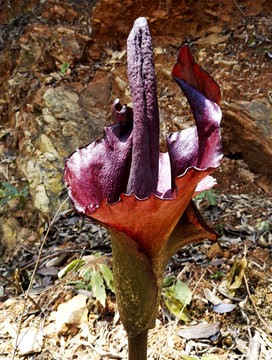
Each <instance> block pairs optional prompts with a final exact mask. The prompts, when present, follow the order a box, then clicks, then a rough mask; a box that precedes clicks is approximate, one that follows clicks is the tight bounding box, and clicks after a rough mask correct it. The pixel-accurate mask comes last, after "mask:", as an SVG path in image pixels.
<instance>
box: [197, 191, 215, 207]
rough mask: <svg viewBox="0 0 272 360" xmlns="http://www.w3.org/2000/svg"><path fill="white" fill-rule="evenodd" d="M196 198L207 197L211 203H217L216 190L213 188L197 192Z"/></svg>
mask: <svg viewBox="0 0 272 360" xmlns="http://www.w3.org/2000/svg"><path fill="white" fill-rule="evenodd" d="M195 198H196V199H197V200H200V199H205V198H207V200H208V201H209V203H210V204H211V205H216V194H215V190H213V189H211V190H207V191H202V192H201V193H199V194H197V195H196V197H195Z"/></svg>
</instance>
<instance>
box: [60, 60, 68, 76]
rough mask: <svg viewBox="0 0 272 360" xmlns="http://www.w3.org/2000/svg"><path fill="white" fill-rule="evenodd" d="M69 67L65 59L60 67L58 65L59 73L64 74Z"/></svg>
mask: <svg viewBox="0 0 272 360" xmlns="http://www.w3.org/2000/svg"><path fill="white" fill-rule="evenodd" d="M69 67H70V64H69V63H68V62H67V61H65V62H64V63H62V64H61V67H60V73H61V74H64V73H65V72H66V71H67V70H68V69H69Z"/></svg>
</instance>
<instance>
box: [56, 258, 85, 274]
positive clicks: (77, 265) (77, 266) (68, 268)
mask: <svg viewBox="0 0 272 360" xmlns="http://www.w3.org/2000/svg"><path fill="white" fill-rule="evenodd" d="M83 265H85V261H84V260H82V259H76V260H74V261H72V262H71V263H70V264H68V265H67V266H65V268H63V269H62V270H61V271H59V273H58V277H59V279H62V278H63V277H64V276H65V275H67V274H69V272H71V271H77V270H79V269H80V268H82V266H83Z"/></svg>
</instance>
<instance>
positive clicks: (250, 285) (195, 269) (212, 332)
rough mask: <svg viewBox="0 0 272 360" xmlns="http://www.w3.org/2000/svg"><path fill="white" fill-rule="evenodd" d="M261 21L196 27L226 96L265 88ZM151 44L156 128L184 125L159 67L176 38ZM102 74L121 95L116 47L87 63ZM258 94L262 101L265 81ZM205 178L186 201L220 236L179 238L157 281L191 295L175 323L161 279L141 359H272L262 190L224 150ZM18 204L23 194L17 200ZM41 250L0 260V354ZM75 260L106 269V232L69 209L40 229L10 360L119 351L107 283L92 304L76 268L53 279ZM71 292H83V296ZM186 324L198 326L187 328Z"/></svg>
mask: <svg viewBox="0 0 272 360" xmlns="http://www.w3.org/2000/svg"><path fill="white" fill-rule="evenodd" d="M271 19H272V18H271V14H267V15H266V16H256V17H252V18H251V19H248V20H249V22H248V24H247V26H245V25H242V24H239V25H232V26H230V27H229V28H228V29H227V30H224V31H225V33H224V34H222V28H221V27H220V26H219V25H218V26H217V28H216V27H215V28H213V30H212V32H210V33H208V36H206V37H205V35H206V34H205V33H204V32H203V39H206V40H205V41H206V42H204V40H201V39H202V38H199V39H198V40H196V41H195V42H193V41H192V44H194V54H195V55H196V57H198V59H197V60H199V62H200V63H201V66H203V67H204V68H205V69H206V70H208V71H209V72H210V73H211V75H213V76H214V77H215V79H216V81H217V82H218V83H219V84H220V87H221V88H222V89H223V94H222V95H223V98H224V101H226V102H227V101H229V100H231V99H235V98H239V99H241V100H244V99H246V100H248V101H250V100H252V99H255V98H256V99H257V98H260V97H264V96H266V94H264V90H263V89H267V88H269V86H270V85H269V83H271V57H270V56H272V55H271V50H269V51H270V52H269V51H268V50H267V46H268V45H267V41H266V40H267V38H266V36H267V35H266V34H267V33H268V29H269V28H270V29H271V26H272V25H271V21H272V20H271ZM222 39H223V40H222ZM269 46H271V44H270V43H269ZM269 49H270V47H269ZM154 52H155V63H156V72H157V74H158V77H157V81H158V93H159V102H160V109H161V114H162V116H165V119H166V120H165V126H164V129H163V131H164V132H165V133H166V132H168V131H174V130H178V129H180V128H182V125H181V123H180V118H181V116H183V117H184V118H185V119H186V120H187V121H189V124H191V123H190V121H191V120H192V119H191V118H190V115H189V113H188V109H187V108H186V106H185V107H184V108H183V109H182V110H181V109H180V100H179V98H177V97H176V96H175V94H173V93H172V92H171V89H172V88H173V86H174V85H173V83H172V82H171V81H172V80H171V76H170V75H169V71H168V70H167V69H168V68H169V66H168V64H169V63H171V64H174V63H175V59H176V53H177V47H176V44H173V43H172V44H171V43H169V39H168V38H164V37H158V38H156V39H155V41H154ZM238 60H239V63H238ZM233 62H234V63H233ZM236 62H237V63H236ZM241 64H242V65H241ZM235 65H237V66H236V67H235ZM238 65H239V66H238ZM233 66H234V67H233ZM230 67H231V70H229V69H230ZM165 69H166V70H165ZM82 71H83V72H84V71H85V70H82ZM105 72H106V73H114V74H116V76H115V80H114V81H115V85H114V86H113V91H112V97H113V98H115V97H120V98H121V100H122V101H123V102H127V103H128V102H129V99H130V97H129V94H127V93H126V92H125V91H124V88H126V87H127V85H126V81H127V80H126V61H125V56H124V53H123V52H122V51H116V50H115V49H114V48H113V47H112V48H110V47H108V48H106V49H105V56H104V57H103V59H101V60H100V61H99V63H98V64H97V66H96V77H97V78H99V77H101V78H102V77H103V76H104V74H105ZM256 74H258V81H257V82H256V81H255V80H254V79H255V78H256V76H257V75H256ZM269 74H270V77H269ZM68 75H69V77H68V78H67V82H69V81H72V77H73V73H69V72H68ZM82 76H84V74H83V75H82ZM232 79H235V80H233V81H232ZM124 94H125V95H124ZM122 96H123V98H122ZM267 99H268V101H270V102H271V101H272V99H271V86H270V92H268V95H267ZM109 109H110V108H109ZM173 114H175V117H173V116H172V115H173ZM162 147H163V144H162ZM214 176H215V177H216V179H217V182H218V186H217V188H216V191H215V192H211V193H210V194H209V196H211V198H210V197H208V196H205V197H203V198H199V199H196V204H197V206H198V207H199V209H200V210H201V213H202V214H203V216H204V218H205V220H206V221H207V222H208V223H210V224H212V226H213V227H214V228H215V229H216V230H217V231H218V232H219V233H220V235H221V236H220V238H219V241H218V244H217V245H214V244H211V243H210V242H207V241H204V242H202V243H200V244H196V245H189V246H187V247H185V248H183V249H181V251H180V252H178V253H177V254H176V255H175V256H174V257H173V258H172V259H171V261H170V262H169V264H168V266H167V269H166V272H165V277H166V278H171V279H172V280H171V281H172V282H173V283H172V285H174V284H175V283H176V282H177V281H181V282H182V283H185V284H186V285H187V286H188V287H189V289H190V291H191V300H190V302H189V304H188V305H187V306H186V314H187V315H186V316H187V318H186V321H184V319H183V320H179V319H178V317H177V316H175V315H173V313H172V312H171V311H170V310H169V307H167V305H166V302H167V296H166V295H165V294H166V291H167V290H168V291H169V286H170V285H169V284H168V287H167V286H166V287H165V291H164V296H162V299H161V304H160V309H159V313H158V317H157V322H156V326H155V328H154V329H151V330H150V331H149V339H148V347H149V350H148V359H149V360H151V359H154V360H155V359H156V360H159V359H165V360H166V359H167V360H170V359H172V360H174V359H175V360H179V359H180V360H194V359H203V360H204V359H206V360H217V359H222V360H223V359H224V360H227V359H231V360H232V359H247V360H255V359H263V360H269V359H271V358H272V336H271V335H272V307H271V303H272V230H271V222H272V198H271V193H270V194H269V191H266V190H267V186H266V185H264V186H262V185H263V184H264V182H263V181H259V180H260V179H259V178H258V176H256V174H254V173H253V172H252V171H251V169H250V168H249V166H248V165H247V164H246V163H245V161H244V160H243V159H241V158H239V157H238V158H237V156H234V157H232V156H226V157H225V158H224V159H223V161H222V166H221V168H220V169H219V170H217V171H216V172H215V174H214ZM6 206H7V205H6ZM26 206H27V207H29V206H31V202H30V201H27V205H26ZM16 211H17V212H21V213H22V214H23V212H24V209H21V208H20V207H19V204H18V208H17V210H16ZM22 216H23V215H22ZM43 235H45V233H44V234H43ZM40 246H41V244H40V243H38V242H35V243H33V241H30V242H27V241H26V242H23V243H20V244H17V245H16V247H15V248H14V249H12V251H10V253H9V255H8V256H7V257H5V258H3V260H2V263H1V264H0V273H1V275H2V277H3V279H2V280H1V279H0V360H2V359H3V360H4V359H11V356H12V355H11V354H12V352H13V349H14V342H15V339H16V334H17V329H18V327H19V322H20V319H21V315H22V311H23V304H24V299H23V298H24V296H23V295H22V294H20V292H21V291H20V288H21V287H23V289H24V291H25V290H26V288H27V286H28V283H29V278H30V276H31V274H32V273H33V269H34V267H35V263H36V261H37V259H38V254H39V251H40ZM77 259H81V260H83V261H84V262H85V265H84V266H85V267H87V268H88V269H96V270H97V269H98V267H99V264H104V265H107V266H108V267H109V269H111V245H110V239H109V236H108V234H107V233H106V232H105V230H103V229H101V228H99V227H98V226H97V225H94V224H90V223H88V222H87V221H86V220H84V219H82V218H81V217H80V216H78V215H77V214H76V213H74V211H73V210H72V208H71V209H69V210H61V211H60V213H59V214H58V216H57V218H56V221H55V223H54V224H53V225H52V227H51V229H50V231H49V233H48V237H47V239H46V242H45V245H44V247H43V250H42V252H41V258H40V261H39V264H38V268H37V271H36V275H35V280H34V286H33V289H32V290H31V292H30V296H31V298H32V299H34V301H35V302H36V303H37V304H38V307H39V309H37V307H36V306H34V305H33V303H32V302H31V301H30V300H28V302H27V305H26V309H25V313H24V314H23V317H22V324H21V334H25V335H24V336H21V338H20V341H19V344H18V346H19V347H18V349H19V352H18V354H16V356H15V357H14V359H19V358H20V359H33V360H51V359H62V360H66V359H67V360H68V359H82V360H87V359H94V360H98V359H104V358H108V359H126V358H127V339H126V334H125V332H124V330H123V327H122V324H121V323H120V320H119V317H118V311H117V306H116V301H115V295H114V292H113V291H112V290H110V288H109V286H107V285H105V288H106V302H105V306H102V305H101V303H100V302H99V301H98V300H97V298H96V296H95V293H94V291H92V290H91V289H90V286H89V285H90V284H88V282H87V281H86V278H84V276H83V275H82V272H81V271H80V270H77V271H70V272H69V273H68V274H67V275H66V276H64V277H63V278H61V279H60V278H59V277H58V274H59V272H60V271H61V270H62V269H63V268H64V267H65V266H67V265H68V264H69V263H72V262H73V261H75V260H77ZM172 277H173V278H172ZM5 278H7V279H9V280H11V281H12V283H13V284H15V285H11V284H10V283H7V282H6V280H5ZM169 281H170V280H169ZM16 285H17V287H16ZM18 287H19V288H18ZM77 295H82V296H83V302H82V296H81V297H77ZM76 297H77V299H78V301H79V303H78V309H79V310H78V311H79V314H80V315H78V314H75V313H73V312H72V313H71V317H74V320H71V323H70V324H69V325H66V326H64V325H63V324H62V319H63V318H64V317H65V315H64V314H63V313H61V311H60V309H61V307H60V305H62V304H64V303H66V302H67V303H69V301H71V300H72V299H74V298H76ZM165 300H166V301H165ZM218 305H220V306H219V307H218ZM72 306H73V305H71V306H70V307H72ZM74 306H76V305H74ZM179 306H180V304H178V305H177V308H178V309H180V307H179ZM170 308H171V306H170ZM171 309H173V306H172V308H171ZM40 310H42V312H41V311H40ZM60 323H61V324H62V326H60ZM207 324H209V326H208V327H207ZM195 325H199V327H198V328H197V329H196V328H192V326H195ZM184 329H187V332H185V331H184Z"/></svg>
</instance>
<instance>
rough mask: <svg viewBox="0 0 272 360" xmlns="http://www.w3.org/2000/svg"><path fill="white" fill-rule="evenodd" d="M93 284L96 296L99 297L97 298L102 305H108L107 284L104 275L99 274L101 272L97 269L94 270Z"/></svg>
mask: <svg viewBox="0 0 272 360" xmlns="http://www.w3.org/2000/svg"><path fill="white" fill-rule="evenodd" d="M91 285H92V290H93V292H94V296H95V297H96V298H97V300H99V301H100V303H101V305H102V306H105V305H106V290H105V285H104V282H103V279H102V276H101V275H100V274H99V272H97V271H95V270H93V271H92V277H91Z"/></svg>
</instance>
